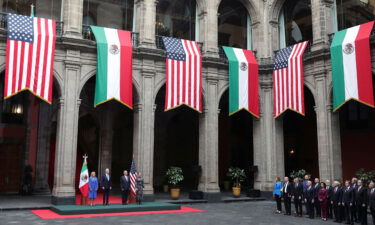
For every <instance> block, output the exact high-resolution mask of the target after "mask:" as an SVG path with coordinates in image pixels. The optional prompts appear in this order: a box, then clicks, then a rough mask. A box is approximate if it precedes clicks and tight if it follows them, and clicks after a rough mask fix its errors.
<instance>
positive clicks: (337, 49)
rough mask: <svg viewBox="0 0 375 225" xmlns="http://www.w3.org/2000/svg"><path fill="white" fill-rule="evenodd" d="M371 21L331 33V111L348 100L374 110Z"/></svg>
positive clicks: (372, 23)
mask: <svg viewBox="0 0 375 225" xmlns="http://www.w3.org/2000/svg"><path fill="white" fill-rule="evenodd" d="M373 25H374V21H372V22H368V23H365V24H362V25H358V26H355V27H351V28H349V29H346V30H342V31H339V32H337V33H335V36H334V38H333V41H332V45H331V63H332V81H333V105H334V106H333V108H334V111H336V110H338V109H339V108H340V107H341V106H342V105H343V104H345V103H346V102H347V101H349V100H356V101H359V102H362V103H364V104H366V105H368V106H371V107H374V96H373V85H372V72H371V56H370V40H369V37H370V33H371V30H372V27H373Z"/></svg>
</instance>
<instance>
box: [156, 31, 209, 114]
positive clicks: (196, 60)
mask: <svg viewBox="0 0 375 225" xmlns="http://www.w3.org/2000/svg"><path fill="white" fill-rule="evenodd" d="M163 43H164V46H165V50H166V53H167V59H166V95H165V110H169V109H173V108H176V107H178V106H180V105H183V104H184V105H187V106H189V107H191V108H193V109H195V110H197V111H199V112H202V55H201V52H200V49H199V46H198V44H197V42H195V41H188V40H182V39H176V38H170V37H163Z"/></svg>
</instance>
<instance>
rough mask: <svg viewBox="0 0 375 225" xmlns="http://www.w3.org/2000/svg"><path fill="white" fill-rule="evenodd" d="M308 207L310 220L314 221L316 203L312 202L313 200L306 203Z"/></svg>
mask: <svg viewBox="0 0 375 225" xmlns="http://www.w3.org/2000/svg"><path fill="white" fill-rule="evenodd" d="M306 207H307V214H308V215H309V218H311V219H314V203H313V202H312V200H308V201H307V202H306Z"/></svg>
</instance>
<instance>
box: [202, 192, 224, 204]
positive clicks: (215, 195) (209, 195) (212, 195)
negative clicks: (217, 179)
mask: <svg viewBox="0 0 375 225" xmlns="http://www.w3.org/2000/svg"><path fill="white" fill-rule="evenodd" d="M203 195H204V199H206V200H207V202H208V203H217V202H221V193H220V192H205V193H204V194H203Z"/></svg>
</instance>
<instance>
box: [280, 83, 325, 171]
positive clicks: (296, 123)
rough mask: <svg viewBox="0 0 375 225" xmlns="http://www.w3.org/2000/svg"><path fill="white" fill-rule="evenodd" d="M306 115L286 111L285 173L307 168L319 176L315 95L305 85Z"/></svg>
mask: <svg viewBox="0 0 375 225" xmlns="http://www.w3.org/2000/svg"><path fill="white" fill-rule="evenodd" d="M304 94H305V116H301V115H298V114H297V113H294V112H286V113H285V114H284V116H283V125H284V159H285V174H286V175H290V173H291V172H292V171H297V170H300V169H304V170H306V171H307V172H308V173H309V174H311V175H312V176H313V177H319V160H318V138H317V130H316V129H317V125H316V113H315V109H314V106H315V102H314V96H313V94H312V93H311V91H310V90H309V89H308V88H307V87H306V86H305V91H304Z"/></svg>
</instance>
